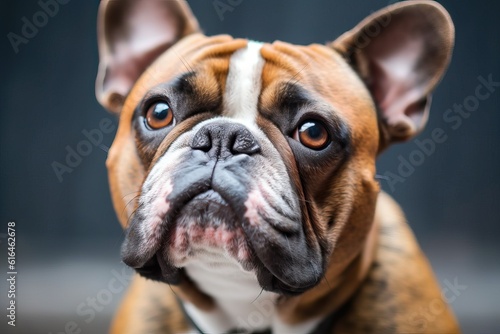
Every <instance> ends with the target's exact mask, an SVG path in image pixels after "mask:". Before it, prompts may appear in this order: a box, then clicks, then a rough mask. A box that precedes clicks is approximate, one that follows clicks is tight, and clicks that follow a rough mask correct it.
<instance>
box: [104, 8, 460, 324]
mask: <svg viewBox="0 0 500 334" xmlns="http://www.w3.org/2000/svg"><path fill="white" fill-rule="evenodd" d="M453 43H454V26H453V23H452V21H451V19H450V16H449V15H448V13H447V12H446V10H445V9H444V8H443V7H442V6H441V5H439V4H438V3H436V2H432V1H406V2H399V3H397V4H393V5H391V6H389V7H387V8H385V9H383V10H380V11H378V12H375V13H373V14H372V15H370V16H369V17H367V18H366V19H365V20H363V21H362V22H361V23H360V24H359V25H357V26H356V27H355V28H354V29H352V30H350V31H349V32H347V33H345V34H343V35H341V36H340V37H338V38H337V39H335V40H334V41H333V42H331V43H327V44H325V45H320V44H312V45H309V46H298V45H292V44H288V43H285V42H281V41H276V42H273V43H261V42H255V41H249V40H246V39H238V38H233V37H231V36H227V35H220V36H212V37H207V36H205V35H204V34H203V33H202V32H201V30H200V28H199V25H198V22H197V20H196V18H195V17H194V16H193V14H192V12H191V10H190V8H189V7H188V4H187V3H186V2H184V1H180V0H179V1H177V0H168V1H167V0H103V1H102V2H101V4H100V8H99V14H98V44H99V57H100V64H99V70H98V75H97V81H96V95H97V98H98V100H99V102H100V103H101V104H102V105H103V106H104V107H105V108H107V109H108V110H109V111H111V112H112V113H115V114H117V115H119V127H118V130H117V134H116V137H115V139H114V142H113V144H112V146H111V148H110V150H109V155H108V159H107V162H106V165H107V169H108V173H109V183H110V189H111V195H112V199H113V204H114V208H115V210H116V213H117V215H118V218H119V221H120V223H121V225H122V227H123V228H124V230H125V240H124V242H123V245H122V250H121V252H122V253H121V254H122V260H123V262H124V263H125V264H126V265H128V266H130V267H132V268H134V269H135V271H136V272H137V274H136V275H135V277H134V278H133V281H132V283H131V286H130V288H129V290H128V292H127V294H126V296H125V297H124V301H123V303H122V304H121V307H120V308H119V310H118V312H117V314H116V316H115V319H114V321H113V323H112V325H111V332H112V333H120V334H123V333H211V334H213V333H217V334H219V333H275V334H309V333H335V334H342V333H349V334H351V333H459V328H458V325H457V322H456V320H455V318H454V316H453V313H452V311H451V310H450V308H449V306H448V305H447V304H446V302H445V296H444V294H441V291H440V287H439V285H438V283H437V282H436V279H435V277H434V275H433V273H432V269H431V267H430V265H429V263H428V261H427V259H426V258H425V256H424V255H423V253H422V252H421V250H420V249H419V246H418V244H417V242H416V241H415V238H414V236H413V234H412V232H411V230H410V228H409V227H408V225H407V224H406V222H405V218H404V215H403V213H402V211H401V209H400V208H399V206H398V205H397V204H396V203H395V202H394V200H393V199H391V197H390V196H389V195H387V194H385V193H383V192H381V191H380V186H379V183H378V181H377V179H376V170H375V161H376V158H377V156H378V155H379V154H380V153H381V152H382V151H384V150H385V149H386V148H387V147H388V146H390V145H391V144H393V143H396V142H403V141H406V140H408V139H410V138H412V137H414V136H415V135H416V134H418V133H419V132H420V131H421V130H422V128H423V127H424V125H425V123H426V121H427V118H428V113H429V107H430V102H431V93H432V91H433V89H434V88H435V87H436V85H437V84H438V82H439V80H440V79H441V77H442V76H443V74H444V72H445V70H446V68H447V66H448V63H449V60H450V57H451V53H452V49H453ZM429 310H432V313H430V311H429ZM429 314H432V316H429Z"/></svg>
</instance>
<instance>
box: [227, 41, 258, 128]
mask: <svg viewBox="0 0 500 334" xmlns="http://www.w3.org/2000/svg"><path fill="white" fill-rule="evenodd" d="M261 48H262V43H257V42H253V41H249V42H248V45H247V47H246V48H244V49H240V50H238V51H236V52H235V53H234V54H233V55H232V56H231V58H230V60H229V61H230V62H229V73H228V75H227V82H226V92H225V95H224V115H225V116H227V117H230V118H233V119H237V120H239V121H242V122H244V123H247V124H248V123H250V124H254V123H255V118H256V117H257V103H258V102H259V95H260V90H261V86H262V67H263V66H264V59H263V58H262V56H261V55H260V49H261Z"/></svg>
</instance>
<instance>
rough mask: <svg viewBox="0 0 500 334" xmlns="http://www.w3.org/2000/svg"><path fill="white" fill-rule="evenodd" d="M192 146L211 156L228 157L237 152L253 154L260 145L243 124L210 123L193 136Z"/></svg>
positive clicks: (257, 150)
mask: <svg viewBox="0 0 500 334" xmlns="http://www.w3.org/2000/svg"><path fill="white" fill-rule="evenodd" d="M191 148H192V149H194V150H201V151H204V152H206V153H207V154H208V155H209V156H210V157H211V158H223V159H225V158H228V157H229V156H233V155H237V154H247V155H252V154H255V153H258V152H259V151H260V146H259V144H258V142H257V140H256V139H255V137H254V136H253V135H252V133H251V132H250V131H249V130H248V129H247V128H246V127H245V126H244V125H242V124H237V123H210V124H206V125H204V126H203V127H202V128H201V129H199V130H198V132H197V133H196V134H195V136H194V137H193V140H192V141H191Z"/></svg>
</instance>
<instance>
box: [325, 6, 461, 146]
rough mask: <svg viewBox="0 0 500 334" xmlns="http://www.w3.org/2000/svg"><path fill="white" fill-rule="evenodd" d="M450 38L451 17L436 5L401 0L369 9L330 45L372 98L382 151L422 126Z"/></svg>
mask: <svg viewBox="0 0 500 334" xmlns="http://www.w3.org/2000/svg"><path fill="white" fill-rule="evenodd" d="M453 43H454V27H453V22H452V21H451V18H450V16H449V14H448V13H447V12H446V10H445V9H444V8H443V7H442V6H441V5H439V4H438V3H436V2H434V1H405V2H400V3H397V4H394V5H392V6H389V7H387V8H385V9H383V10H380V11H378V12H375V13H373V14H372V15H370V16H369V17H367V18H366V19H365V20H363V21H362V22H361V23H360V24H358V25H357V26H356V27H355V28H354V29H352V30H351V31H349V32H347V33H345V34H343V35H342V36H340V37H339V38H338V39H337V40H336V41H334V42H333V43H332V44H331V46H332V47H333V48H334V49H335V50H336V51H338V52H339V53H341V54H342V55H343V56H344V57H345V58H346V59H347V61H348V62H349V63H350V64H351V66H352V67H353V68H354V69H355V70H356V71H357V72H358V73H359V75H360V77H361V78H362V79H363V80H364V82H365V84H366V86H367V87H368V89H369V90H370V92H371V94H372V96H373V98H374V101H375V103H376V106H377V108H378V111H379V113H380V115H379V117H380V128H381V150H382V149H383V148H385V147H386V146H387V145H388V144H390V143H392V142H398V141H404V140H408V139H409V138H411V137H413V136H414V135H415V134H417V133H418V132H419V131H420V130H422V129H423V127H424V126H425V123H426V122H427V118H428V113H429V107H430V103H431V92H432V90H433V89H434V88H435V86H436V85H437V83H438V82H439V80H440V79H441V77H442V76H443V74H444V72H445V70H446V68H447V66H448V63H449V60H450V57H451V53H452V49H453Z"/></svg>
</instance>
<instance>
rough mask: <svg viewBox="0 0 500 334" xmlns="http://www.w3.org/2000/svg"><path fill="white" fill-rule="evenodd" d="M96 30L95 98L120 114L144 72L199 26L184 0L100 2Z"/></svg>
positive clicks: (116, 0)
mask: <svg viewBox="0 0 500 334" xmlns="http://www.w3.org/2000/svg"><path fill="white" fill-rule="evenodd" d="M97 30H98V31H97V33H98V41H99V72H98V74H97V80H96V96H97V99H98V100H99V102H100V103H101V104H102V105H103V106H104V107H105V108H106V109H108V110H110V111H111V112H114V113H119V112H120V111H121V108H122V106H123V103H124V102H125V98H126V97H127V95H128V93H129V91H130V89H131V88H132V86H133V85H134V83H135V82H136V80H137V79H138V78H139V76H140V75H141V74H142V73H143V72H144V70H145V69H146V68H147V67H148V66H149V65H150V64H151V63H152V62H153V61H154V60H155V59H156V58H157V57H158V56H159V55H161V54H162V53H163V52H164V51H165V50H167V49H168V48H169V47H171V46H172V45H173V44H175V43H176V42H177V41H178V40H180V39H181V38H182V37H184V36H186V35H189V34H192V33H194V32H198V31H199V26H198V22H197V21H196V18H195V17H194V16H193V13H192V12H191V10H190V8H189V6H188V4H187V3H186V1H185V0H102V1H101V4H100V6H99V15H98V26H97Z"/></svg>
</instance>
